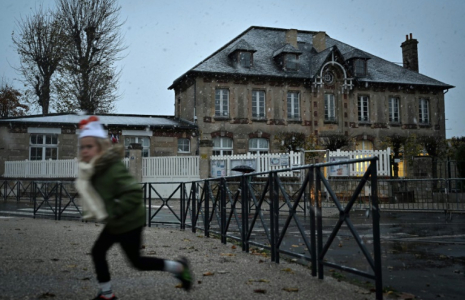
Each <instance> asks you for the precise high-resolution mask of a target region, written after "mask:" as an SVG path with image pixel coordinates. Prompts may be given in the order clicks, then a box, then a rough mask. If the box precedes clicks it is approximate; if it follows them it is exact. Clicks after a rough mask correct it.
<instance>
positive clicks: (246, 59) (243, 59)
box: [239, 52, 252, 68]
mask: <svg viewBox="0 0 465 300" xmlns="http://www.w3.org/2000/svg"><path fill="white" fill-rule="evenodd" d="M239 64H240V65H241V67H244V68H250V67H252V53H251V52H239Z"/></svg>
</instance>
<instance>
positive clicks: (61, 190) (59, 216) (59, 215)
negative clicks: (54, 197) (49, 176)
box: [58, 181, 63, 220]
mask: <svg viewBox="0 0 465 300" xmlns="http://www.w3.org/2000/svg"><path fill="white" fill-rule="evenodd" d="M62 193H63V182H61V181H60V193H59V195H58V207H59V210H58V220H61V194H62Z"/></svg>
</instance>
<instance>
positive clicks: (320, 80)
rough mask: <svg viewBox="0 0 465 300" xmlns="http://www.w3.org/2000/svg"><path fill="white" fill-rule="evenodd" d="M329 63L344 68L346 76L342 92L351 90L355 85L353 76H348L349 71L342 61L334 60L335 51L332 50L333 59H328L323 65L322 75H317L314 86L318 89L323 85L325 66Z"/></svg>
mask: <svg viewBox="0 0 465 300" xmlns="http://www.w3.org/2000/svg"><path fill="white" fill-rule="evenodd" d="M328 65H331V66H338V67H339V68H340V69H341V70H342V72H343V74H344V78H343V79H344V83H343V84H342V86H341V89H342V93H344V94H346V93H347V92H348V91H349V90H351V89H352V88H353V87H354V84H353V83H352V80H353V78H347V72H346V70H345V68H344V67H343V66H342V65H341V64H340V63H338V62H337V61H335V60H334V51H333V52H332V55H331V61H328V62H327V63H325V64H324V65H323V67H321V70H320V75H317V76H316V77H315V81H314V82H313V87H314V88H317V90H318V89H319V88H320V86H323V84H324V83H323V72H324V71H325V68H326V67H327V66H328Z"/></svg>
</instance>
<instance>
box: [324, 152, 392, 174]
mask: <svg viewBox="0 0 465 300" xmlns="http://www.w3.org/2000/svg"><path fill="white" fill-rule="evenodd" d="M375 156H377V157H378V158H379V159H378V162H377V163H376V166H377V169H378V176H390V175H391V162H390V158H391V148H387V149H386V150H356V151H340V150H337V151H329V158H325V159H326V161H327V162H334V161H344V160H350V159H360V158H369V157H375ZM369 164H370V163H369V162H362V163H356V164H343V165H340V166H334V167H330V168H328V169H329V170H327V175H328V176H363V174H365V171H366V169H367V168H368V165H369Z"/></svg>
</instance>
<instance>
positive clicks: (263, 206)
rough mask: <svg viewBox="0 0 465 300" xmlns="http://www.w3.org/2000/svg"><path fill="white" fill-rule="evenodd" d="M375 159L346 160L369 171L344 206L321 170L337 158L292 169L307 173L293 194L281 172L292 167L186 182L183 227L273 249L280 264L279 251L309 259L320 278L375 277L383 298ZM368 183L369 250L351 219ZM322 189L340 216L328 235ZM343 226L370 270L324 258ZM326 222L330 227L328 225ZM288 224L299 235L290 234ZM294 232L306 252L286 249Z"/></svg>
mask: <svg viewBox="0 0 465 300" xmlns="http://www.w3.org/2000/svg"><path fill="white" fill-rule="evenodd" d="M377 160H378V158H376V157H375V158H367V159H354V160H346V161H344V163H345V164H355V163H360V162H368V163H369V166H368V168H367V171H366V172H365V174H364V176H363V177H362V178H359V183H358V185H357V186H356V187H355V188H354V189H353V192H352V195H351V197H350V200H349V201H348V202H347V203H346V204H345V206H343V205H341V203H340V201H339V199H338V196H337V195H336V193H335V192H334V191H333V190H332V187H331V183H330V182H329V181H328V180H327V179H326V178H325V177H324V175H323V172H322V168H325V167H329V166H333V165H337V164H340V163H339V162H335V163H323V164H315V165H308V166H302V167H297V168H293V169H292V171H295V170H301V171H302V172H305V173H306V175H305V177H304V179H303V181H302V182H301V185H300V187H299V189H298V191H297V192H295V193H290V192H289V187H287V186H286V182H283V177H281V176H279V174H278V173H279V172H289V171H291V169H283V170H279V171H270V172H264V173H253V174H248V175H247V174H244V175H238V176H228V177H222V178H215V179H206V180H201V181H195V182H190V183H189V184H190V185H191V187H190V189H188V188H186V186H185V184H186V183H182V184H181V186H180V187H179V189H181V190H182V192H181V199H180V205H181V207H180V210H181V215H180V226H181V228H182V229H185V228H188V227H190V228H191V230H192V231H193V232H196V231H197V230H201V231H203V232H204V234H205V236H207V237H208V236H210V234H217V235H218V236H219V237H220V239H221V242H222V243H226V242H227V239H231V240H236V241H238V242H239V243H240V245H241V247H242V250H243V251H245V252H249V251H250V250H251V246H256V247H259V248H263V249H267V250H268V251H270V254H271V260H272V261H274V262H276V263H279V261H280V256H281V255H288V256H291V257H296V258H299V259H304V260H307V261H311V262H312V264H311V272H312V275H313V276H317V275H318V277H319V278H320V279H323V277H324V267H325V266H329V267H332V268H338V269H341V270H344V271H347V272H350V273H353V274H356V275H359V276H363V277H366V278H370V279H373V280H374V281H375V286H376V298H377V299H382V271H381V249H380V232H379V207H378V197H377V195H378V190H377V189H378V184H377V181H378V179H377V167H376V163H377ZM260 175H262V176H263V175H266V176H267V178H266V180H265V181H264V182H262V184H261V187H260V188H259V189H256V188H254V184H253V182H252V180H251V179H252V178H253V177H259V176H260ZM367 182H370V186H369V188H370V190H371V194H372V195H373V196H371V199H370V200H371V201H370V202H371V215H372V220H373V224H372V237H373V241H372V244H373V249H372V251H370V250H368V249H367V246H366V244H365V243H364V242H363V241H362V238H361V237H360V235H359V233H358V231H357V229H356V228H355V226H354V225H353V223H352V222H351V220H350V218H349V215H350V211H351V209H352V207H353V206H354V204H355V202H356V200H357V199H358V198H359V195H360V193H361V192H362V190H363V189H364V186H365V184H366V183H367ZM322 186H324V189H323V188H322ZM323 191H324V192H326V193H328V194H329V195H331V197H330V199H331V201H332V202H333V203H334V205H335V207H336V208H337V210H338V214H339V220H338V222H337V223H336V225H335V226H334V227H333V228H332V229H331V233H330V234H329V236H328V235H327V234H326V233H324V232H323V222H322V216H323V210H324V209H326V207H324V206H323V205H322V198H321V195H322V194H323ZM150 200H151V199H150ZM306 201H307V202H308V203H307V205H308V207H309V210H308V212H309V219H307V218H306V214H305V213H303V211H302V204H303V207H304V208H305V207H307V205H306V204H305V202H306ZM166 202H167V200H166V199H165V200H163V203H166ZM281 202H282V203H281ZM154 216H155V215H150V220H153V218H154ZM343 224H345V225H346V226H347V227H348V228H349V230H350V232H351V234H352V235H353V237H354V238H355V241H356V242H357V245H358V247H359V248H360V251H361V252H362V253H363V254H364V256H365V257H366V259H367V263H368V267H369V268H370V269H371V272H366V271H363V270H359V269H355V268H352V267H348V266H345V265H341V264H337V263H332V262H328V261H326V256H327V254H328V249H329V247H330V246H331V244H332V243H333V241H334V239H335V237H336V235H337V234H338V232H339V230H340V229H341V226H342V225H343ZM325 226H326V227H325V229H327V225H325ZM290 228H292V230H293V231H296V232H297V233H296V232H293V233H292V234H290V231H291V229H290ZM326 231H327V230H325V232H326ZM296 235H297V236H298V238H299V239H301V240H302V241H303V246H304V247H305V249H306V250H304V251H303V252H301V250H302V249H300V252H301V253H298V252H296V251H292V249H291V250H288V249H286V248H285V246H287V244H288V243H289V242H292V239H295V236H296ZM325 238H326V242H325V243H324V239H325ZM301 248H302V247H301ZM371 252H372V253H373V255H371Z"/></svg>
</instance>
